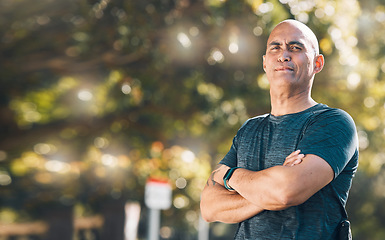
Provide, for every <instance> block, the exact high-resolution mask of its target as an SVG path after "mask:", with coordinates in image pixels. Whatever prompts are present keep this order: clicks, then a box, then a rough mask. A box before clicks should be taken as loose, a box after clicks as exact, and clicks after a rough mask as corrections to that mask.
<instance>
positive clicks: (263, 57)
mask: <svg viewBox="0 0 385 240" xmlns="http://www.w3.org/2000/svg"><path fill="white" fill-rule="evenodd" d="M265 58H266V55H263V56H262V60H263V70H264V71H265V72H266V64H265V61H266V59H265Z"/></svg>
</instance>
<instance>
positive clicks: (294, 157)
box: [283, 150, 305, 166]
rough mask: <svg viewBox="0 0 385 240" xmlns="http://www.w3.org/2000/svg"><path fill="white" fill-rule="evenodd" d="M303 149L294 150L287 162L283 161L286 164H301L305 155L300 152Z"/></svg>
mask: <svg viewBox="0 0 385 240" xmlns="http://www.w3.org/2000/svg"><path fill="white" fill-rule="evenodd" d="M300 152H301V150H296V151H294V152H292V153H291V154H290V155H289V156H287V157H286V159H285V162H284V163H283V165H284V166H294V165H297V164H300V163H301V162H302V159H303V158H304V157H305V155H304V154H302V153H301V154H300Z"/></svg>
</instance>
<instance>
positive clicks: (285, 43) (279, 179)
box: [201, 20, 358, 240]
mask: <svg viewBox="0 0 385 240" xmlns="http://www.w3.org/2000/svg"><path fill="white" fill-rule="evenodd" d="M323 66H324V57H323V56H322V55H321V54H320V53H319V47H318V41H317V38H316V36H315V35H314V33H313V32H312V31H311V30H310V29H309V28H308V27H307V26H306V25H304V24H302V23H300V22H298V21H296V20H285V21H283V22H281V23H280V24H278V25H277V26H276V27H275V28H274V29H273V31H272V32H271V34H270V36H269V39H268V42H267V49H266V54H265V55H264V56H263V68H264V70H265V72H266V76H267V78H268V80H269V83H270V98H271V113H270V114H265V115H262V116H257V117H254V118H251V119H249V120H248V121H246V122H245V123H244V125H243V126H242V127H241V128H240V129H239V131H238V133H237V135H236V136H235V137H234V140H233V144H232V146H231V149H230V151H229V152H228V153H227V155H226V156H225V157H224V158H223V159H222V160H221V162H220V163H219V165H218V167H217V168H216V169H215V170H214V171H213V172H212V174H211V176H210V177H209V179H208V181H207V184H206V186H205V188H204V190H203V192H202V197H201V212H202V216H203V218H204V219H205V220H206V221H209V222H211V221H221V222H226V223H239V226H238V230H237V232H236V235H235V239H274V240H276V239H306V240H309V239H322V240H324V239H337V238H338V237H337V235H338V234H339V233H338V232H339V231H340V225H341V222H342V221H343V220H345V219H346V218H347V216H346V212H345V204H346V200H347V198H348V192H349V189H350V187H351V182H352V178H353V176H354V173H355V172H356V169H357V166H358V148H357V134H356V128H355V125H354V122H353V120H352V118H351V117H350V116H349V115H348V114H347V113H346V112H344V111H342V110H339V109H333V108H330V107H328V106H326V105H324V104H319V103H317V102H315V101H314V100H313V99H312V98H311V88H312V84H313V80H314V76H315V74H316V73H318V72H320V71H321V70H322V68H323ZM224 179H225V180H224Z"/></svg>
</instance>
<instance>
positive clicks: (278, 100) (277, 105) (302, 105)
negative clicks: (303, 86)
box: [270, 93, 317, 116]
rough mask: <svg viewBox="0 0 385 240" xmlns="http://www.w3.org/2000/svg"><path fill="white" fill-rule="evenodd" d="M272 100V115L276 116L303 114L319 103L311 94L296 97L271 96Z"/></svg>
mask: <svg viewBox="0 0 385 240" xmlns="http://www.w3.org/2000/svg"><path fill="white" fill-rule="evenodd" d="M270 94H271V93H270ZM270 98H271V114H272V115H274V116H282V115H286V114H291V113H297V112H302V111H304V110H306V109H308V108H310V107H313V106H314V105H316V104H317V102H316V101H314V100H313V99H312V98H311V96H310V94H298V95H294V96H285V95H281V96H277V95H275V96H274V95H271V97H270Z"/></svg>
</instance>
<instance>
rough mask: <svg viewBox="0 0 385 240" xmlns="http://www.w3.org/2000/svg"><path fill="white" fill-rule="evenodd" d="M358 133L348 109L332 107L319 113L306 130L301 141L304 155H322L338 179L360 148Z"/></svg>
mask: <svg viewBox="0 0 385 240" xmlns="http://www.w3.org/2000/svg"><path fill="white" fill-rule="evenodd" d="M357 144H358V141H357V132H356V127H355V124H354V121H353V119H352V118H351V117H350V115H349V114H347V113H346V112H344V111H342V110H339V109H332V110H329V111H326V112H323V113H321V114H319V115H316V116H315V117H314V118H313V120H312V121H311V122H310V123H309V124H308V126H307V127H306V129H305V130H304V132H303V136H302V139H301V140H300V142H299V144H298V148H297V149H299V150H301V152H302V153H303V154H314V155H317V156H319V157H321V158H323V159H324V160H325V161H326V162H327V163H328V164H329V165H330V166H331V167H332V169H333V171H334V178H336V177H337V176H338V175H339V174H340V173H341V172H342V170H343V169H344V168H345V166H346V165H347V164H348V162H349V160H350V159H351V158H352V157H353V155H354V154H355V152H356V151H357Z"/></svg>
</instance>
